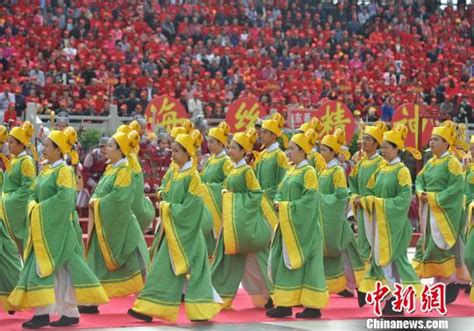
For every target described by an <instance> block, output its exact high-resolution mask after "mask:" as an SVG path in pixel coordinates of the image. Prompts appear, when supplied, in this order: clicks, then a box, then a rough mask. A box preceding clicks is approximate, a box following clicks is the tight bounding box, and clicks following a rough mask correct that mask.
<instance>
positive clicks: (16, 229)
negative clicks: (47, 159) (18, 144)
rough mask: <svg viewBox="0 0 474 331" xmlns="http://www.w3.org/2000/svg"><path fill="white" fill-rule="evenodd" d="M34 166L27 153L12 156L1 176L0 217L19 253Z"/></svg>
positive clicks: (24, 243)
mask: <svg viewBox="0 0 474 331" xmlns="http://www.w3.org/2000/svg"><path fill="white" fill-rule="evenodd" d="M35 177H36V168H35V163H34V161H33V159H32V158H31V157H30V156H28V155H23V156H20V157H14V158H13V159H12V161H11V164H10V167H9V169H8V170H7V171H6V172H5V174H4V178H3V189H2V192H3V194H2V202H1V204H0V217H1V218H2V219H3V220H4V222H5V226H6V228H7V230H8V233H9V234H10V237H11V238H12V239H13V240H14V241H15V242H16V244H17V246H18V250H19V252H20V254H21V253H22V252H23V249H24V247H25V245H26V239H27V238H28V226H27V224H26V210H27V204H28V199H29V197H30V195H31V193H32V192H33V185H32V184H33V181H34V179H35Z"/></svg>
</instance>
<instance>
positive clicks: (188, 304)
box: [184, 300, 222, 320]
mask: <svg viewBox="0 0 474 331" xmlns="http://www.w3.org/2000/svg"><path fill="white" fill-rule="evenodd" d="M184 308H185V310H186V317H187V318H188V319H189V320H210V319H212V318H214V316H216V315H217V314H218V313H219V312H220V311H221V309H222V305H220V304H218V303H216V302H193V301H189V300H188V301H185V304H184Z"/></svg>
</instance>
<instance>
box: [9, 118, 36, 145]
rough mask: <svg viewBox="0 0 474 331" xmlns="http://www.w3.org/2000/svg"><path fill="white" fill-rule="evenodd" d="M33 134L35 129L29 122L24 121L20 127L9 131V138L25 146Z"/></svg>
mask: <svg viewBox="0 0 474 331" xmlns="http://www.w3.org/2000/svg"><path fill="white" fill-rule="evenodd" d="M34 132H35V129H34V127H33V125H32V124H31V122H29V121H25V122H23V124H22V125H21V126H16V127H14V128H13V129H11V130H10V136H12V137H13V138H15V139H16V140H18V141H19V142H20V143H22V144H23V145H25V146H27V147H28V146H29V145H30V143H31V142H30V141H31V138H32V137H33V134H34Z"/></svg>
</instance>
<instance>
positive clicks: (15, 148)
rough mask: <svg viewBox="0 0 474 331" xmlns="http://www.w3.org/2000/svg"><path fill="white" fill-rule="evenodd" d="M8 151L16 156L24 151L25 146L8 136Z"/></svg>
mask: <svg viewBox="0 0 474 331" xmlns="http://www.w3.org/2000/svg"><path fill="white" fill-rule="evenodd" d="M8 150H9V151H10V153H12V154H13V155H15V156H17V155H18V154H20V153H21V152H23V151H24V150H25V146H24V145H23V144H22V143H20V142H19V141H18V140H16V139H15V138H13V137H11V136H8Z"/></svg>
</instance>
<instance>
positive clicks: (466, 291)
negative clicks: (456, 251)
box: [8, 286, 471, 313]
mask: <svg viewBox="0 0 474 331" xmlns="http://www.w3.org/2000/svg"><path fill="white" fill-rule="evenodd" d="M464 293H466V294H471V286H468V287H466V288H465V289H464ZM8 313H10V312H8Z"/></svg>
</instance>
